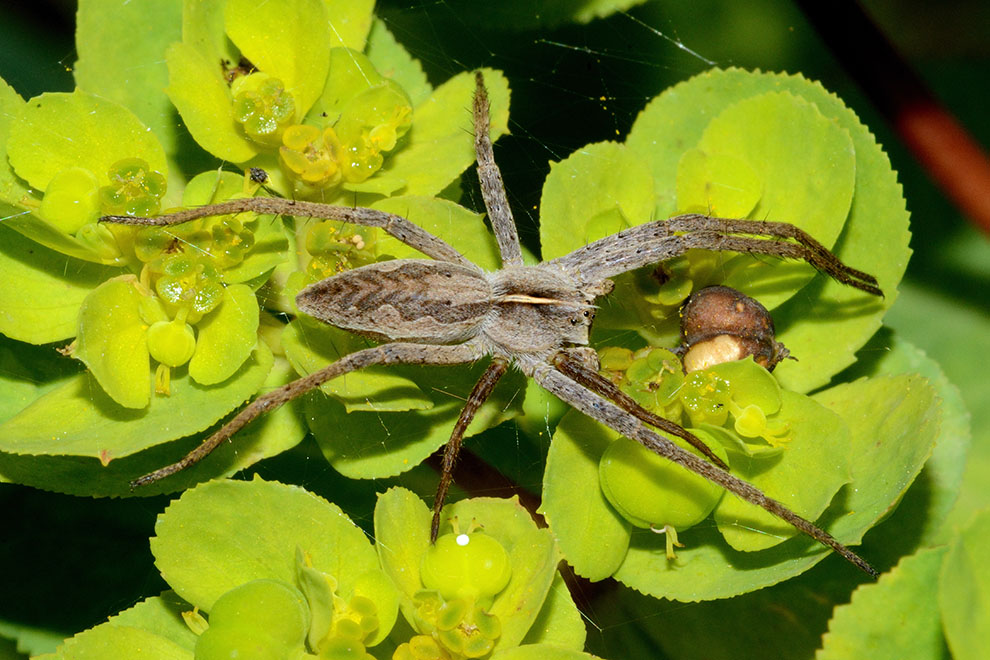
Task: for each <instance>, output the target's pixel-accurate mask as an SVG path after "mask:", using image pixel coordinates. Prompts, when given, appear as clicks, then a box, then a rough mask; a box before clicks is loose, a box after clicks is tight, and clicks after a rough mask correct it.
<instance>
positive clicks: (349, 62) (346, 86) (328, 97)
mask: <svg viewBox="0 0 990 660" xmlns="http://www.w3.org/2000/svg"><path fill="white" fill-rule="evenodd" d="M328 57H329V60H330V70H329V75H328V76H327V77H326V80H325V82H324V86H323V89H322V92H321V94H320V97H319V99H318V100H317V101H316V103H315V105H313V107H312V109H311V110H310V111H309V113H308V116H307V117H306V119H307V122H312V123H313V124H314V125H316V126H327V125H331V126H332V125H333V124H335V123H336V122H337V120H338V119H339V118H340V114H341V112H342V111H343V109H344V108H345V107H346V106H347V104H348V102H350V101H351V100H353V99H354V98H355V97H356V96H358V95H359V94H361V92H365V91H367V90H369V89H371V88H372V87H375V86H377V85H380V84H381V83H382V80H383V78H382V76H381V74H379V73H378V71H377V70H376V69H375V66H374V64H372V63H371V60H369V59H368V58H367V57H366V56H365V55H364V54H363V53H359V52H356V51H353V50H349V49H347V48H332V49H330V52H329V54H328Z"/></svg>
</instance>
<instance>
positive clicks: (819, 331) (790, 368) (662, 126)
mask: <svg viewBox="0 0 990 660" xmlns="http://www.w3.org/2000/svg"><path fill="white" fill-rule="evenodd" d="M767 92H788V93H790V94H793V95H795V96H799V97H801V98H803V99H804V100H805V101H808V102H810V103H813V104H814V105H815V107H816V108H817V110H818V111H819V112H820V113H821V114H822V115H824V117H826V118H828V119H829V120H830V121H832V122H834V123H835V124H837V125H838V126H839V127H841V128H842V129H845V131H847V132H848V134H849V136H850V137H851V138H852V143H853V147H854V149H855V155H856V165H855V174H856V185H855V191H856V193H855V194H854V195H853V201H852V208H851V209H850V211H849V216H848V218H847V220H846V226H845V228H844V229H843V233H842V235H840V237H839V239H838V241H837V242H836V244H835V251H836V254H837V255H838V256H839V258H840V259H842V260H843V261H844V262H845V263H847V264H849V265H850V266H852V267H854V268H856V267H858V268H860V269H863V270H869V271H870V272H871V274H873V275H875V276H876V277H877V279H878V280H879V281H880V286H881V288H882V289H883V290H884V294H885V297H884V299H883V300H882V301H878V300H874V299H872V298H870V297H868V296H866V295H865V294H863V293H862V292H859V291H856V290H854V289H851V288H849V287H846V286H844V285H841V284H838V283H835V282H831V281H827V278H826V277H825V276H824V275H819V276H818V277H817V279H816V280H814V281H813V282H812V283H811V284H809V285H808V286H806V287H805V288H804V289H802V293H801V295H800V296H794V297H793V298H791V300H790V301H788V303H786V304H784V305H782V306H781V307H779V308H777V309H774V310H772V311H773V315H774V321H775V323H776V326H777V329H778V335H777V339H778V340H780V341H782V342H783V343H784V344H785V345H786V346H787V347H788V348H789V349H790V350H791V353H792V354H794V355H795V356H797V357H798V358H799V360H800V361H799V362H794V361H787V362H785V363H783V364H781V365H779V366H778V368H777V370H776V372H775V375H777V376H778V378H779V379H780V381H781V384H782V385H784V386H785V387H786V388H788V389H791V390H794V391H797V392H806V391H808V390H810V389H812V388H814V387H819V386H821V385H824V384H825V383H826V382H828V379H829V378H830V377H831V376H832V375H834V374H835V373H837V372H838V371H840V370H841V369H843V368H844V367H846V366H848V365H849V364H851V363H852V362H853V360H854V353H855V351H856V350H857V349H858V348H859V347H860V346H862V345H863V344H864V343H865V342H866V341H867V340H868V338H869V337H870V336H872V335H873V333H874V332H876V330H877V328H878V327H879V326H880V319H881V317H882V315H883V313H884V311H885V310H886V309H888V308H889V307H890V305H891V304H893V302H894V300H895V299H896V297H897V292H896V290H895V287H896V285H897V282H898V281H899V280H900V278H901V276H902V275H903V273H904V268H905V266H906V264H907V258H908V255H909V254H910V251H909V249H908V247H907V241H908V237H909V234H908V230H907V219H908V215H907V212H906V210H905V208H904V200H903V195H902V192H901V187H900V185H899V184H898V183H897V178H896V175H895V173H894V172H893V170H891V168H890V161H889V160H888V158H887V156H886V154H884V153H883V151H882V150H881V148H880V147H879V145H877V143H876V140H875V138H874V137H873V135H872V134H871V133H870V132H869V130H868V129H867V128H866V127H865V126H863V125H862V123H860V121H859V119H858V118H857V117H856V115H855V114H854V113H853V112H852V111H851V110H850V109H849V108H848V107H846V106H845V105H844V104H843V103H842V101H841V100H839V99H838V98H837V97H836V96H834V95H832V94H830V93H829V92H827V91H826V90H824V89H823V88H822V87H821V85H819V84H818V83H814V82H810V81H808V80H806V79H805V78H803V77H801V76H789V75H785V74H770V73H759V72H757V73H753V72H748V71H743V70H741V69H729V70H724V71H721V70H711V71H707V72H705V73H703V74H701V75H698V76H695V77H694V78H692V79H690V80H688V81H686V82H683V83H681V84H678V85H675V86H674V87H671V88H669V89H667V90H666V91H665V92H664V93H663V94H661V95H660V96H658V97H656V98H655V99H654V100H653V101H652V102H651V103H650V104H649V105H648V106H647V107H646V109H644V110H643V112H641V113H640V115H639V117H638V118H637V119H636V122H635V123H634V124H633V127H632V129H631V130H630V133H629V137H628V138H627V140H626V145H627V146H629V147H630V148H631V149H633V150H634V151H635V152H636V153H637V154H638V155H639V157H640V158H641V159H642V161H643V162H644V163H646V164H648V166H649V167H650V168H651V170H652V172H653V179H654V187H655V190H656V193H657V200H656V212H655V217H657V218H664V217H669V216H671V215H673V214H674V213H675V211H676V201H675V182H676V178H677V177H676V173H677V165H678V162H679V160H680V158H681V155H682V153H683V152H684V147H685V145H695V144H697V143H698V142H699V141H700V140H701V139H702V136H703V134H704V132H705V130H706V128H707V126H708V124H709V122H710V121H711V120H710V118H711V117H716V116H718V115H719V114H720V113H721V112H722V111H723V110H725V109H726V108H728V107H729V106H731V105H733V104H735V103H738V102H740V101H743V100H745V99H748V98H750V97H754V96H757V95H761V94H765V93H767ZM865 191H868V193H867V192H865ZM784 192H785V193H786V191H784ZM860 192H863V194H859V193H860ZM771 219H775V220H776V219H782V218H776V217H774V218H771ZM787 220H791V219H790V218H788V219H787ZM816 238H817V237H816ZM744 292H745V291H744Z"/></svg>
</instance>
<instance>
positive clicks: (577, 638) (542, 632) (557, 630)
mask: <svg viewBox="0 0 990 660" xmlns="http://www.w3.org/2000/svg"><path fill="white" fill-rule="evenodd" d="M586 637H587V631H586V630H585V628H584V619H583V618H582V615H581V611H580V610H578V608H577V605H575V604H574V599H573V598H572V597H571V592H570V590H569V589H568V588H567V584H566V583H565V582H564V578H562V577H561V576H560V573H557V574H556V575H554V577H553V583H552V584H551V585H550V592H549V593H548V594H547V599H546V600H545V601H543V609H541V610H540V614H539V616H537V617H536V620H535V621H534V622H533V625H532V626H531V627H530V629H529V632H528V633H526V638H525V639H524V640H523V641H522V646H530V645H539V646H546V645H550V646H554V647H558V648H561V649H570V650H573V651H580V650H581V649H583V648H584V642H585V639H586Z"/></svg>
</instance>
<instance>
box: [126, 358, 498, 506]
mask: <svg viewBox="0 0 990 660" xmlns="http://www.w3.org/2000/svg"><path fill="white" fill-rule="evenodd" d="M483 355H484V351H483V350H482V349H481V348H480V346H479V345H478V344H476V343H471V342H468V343H465V344H458V345H455V346H434V345H424V344H410V343H400V342H396V343H392V344H382V345H381V346H374V347H372V348H366V349H364V350H361V351H356V352H354V353H351V354H349V355H345V356H344V357H342V358H340V359H339V360H337V361H336V362H334V363H332V364H329V365H327V366H326V367H324V368H322V369H320V370H319V371H314V372H313V373H311V374H309V375H307V376H303V377H302V378H299V379H297V380H294V381H292V382H291V383H288V384H286V385H283V386H282V387H279V388H276V389H274V390H272V391H271V392H268V393H266V394H263V395H261V396H259V397H258V398H257V399H255V400H254V401H252V402H251V403H250V404H249V405H248V406H247V407H245V408H244V409H243V410H241V411H240V412H239V413H237V415H236V416H235V417H234V418H233V419H231V420H230V421H229V422H227V423H226V424H224V425H223V427H221V428H220V429H219V430H218V431H217V432H216V433H214V434H213V435H211V436H210V437H209V438H207V439H206V440H204V441H203V443H202V444H200V445H199V446H198V447H196V448H195V449H193V450H192V451H191V452H189V453H188V454H186V455H185V456H184V457H182V458H181V459H179V460H178V461H177V462H175V463H173V464H171V465H167V466H165V467H163V468H161V469H158V470H155V471H154V472H151V473H149V474H146V475H144V476H143V477H138V478H137V479H135V480H134V481H132V482H131V488H137V487H138V486H144V485H146V484H150V483H153V482H155V481H158V480H160V479H164V478H165V477H167V476H169V475H172V474H175V473H176V472H179V471H181V470H184V469H186V468H188V467H190V466H192V465H195V464H196V463H198V462H199V461H201V460H202V459H204V458H206V457H207V456H208V455H209V454H210V452H212V451H213V450H214V449H216V448H217V447H219V446H220V444H221V443H223V441H224V440H228V439H229V438H230V437H231V436H233V435H234V434H235V433H237V432H238V431H239V430H241V429H242V428H244V427H245V426H246V425H247V424H248V423H249V422H251V421H252V420H254V419H255V418H256V417H258V416H260V415H262V414H264V413H266V412H268V411H270V410H274V409H275V408H278V407H279V406H281V405H282V404H284V403H288V402H289V401H292V400H293V399H295V398H296V397H299V396H302V395H303V394H305V393H306V392H309V391H310V390H312V389H314V388H316V387H319V386H320V385H322V384H323V383H325V382H327V381H329V380H333V379H334V378H337V377H338V376H342V375H344V374H346V373H348V372H351V371H355V370H357V369H364V368H365V367H370V366H372V365H377V364H434V365H448V364H463V363H465V362H473V361H474V360H477V359H479V358H481V357H482V356H483Z"/></svg>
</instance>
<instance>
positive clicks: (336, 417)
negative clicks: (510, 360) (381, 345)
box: [305, 363, 523, 479]
mask: <svg viewBox="0 0 990 660" xmlns="http://www.w3.org/2000/svg"><path fill="white" fill-rule="evenodd" d="M485 366H486V365H485V364H483V363H479V364H474V365H452V366H449V367H448V366H445V367H423V366H418V365H405V366H399V365H395V366H391V367H389V368H388V369H389V373H390V374H391V375H392V376H399V377H404V378H407V379H410V380H412V381H413V382H414V383H416V384H417V385H418V386H419V390H420V392H422V393H423V394H425V395H426V396H427V397H428V398H429V399H430V400H431V401H432V406H431V407H430V408H429V409H425V410H407V411H401V412H394V411H389V410H378V409H369V410H368V411H367V412H351V413H346V412H345V408H344V406H342V405H341V404H340V403H338V402H336V401H335V400H333V399H330V398H326V397H323V396H320V395H318V394H317V395H310V396H309V397H307V399H306V402H305V405H306V418H307V421H308V422H309V427H310V429H311V430H312V431H313V435H314V436H315V437H316V440H317V442H318V443H319V445H320V449H321V451H322V452H323V455H324V456H325V457H326V459H327V460H328V461H330V464H331V465H332V466H333V467H334V469H335V470H337V471H338V472H340V473H341V474H343V475H345V476H347V477H350V478H352V479H377V478H383V477H388V476H394V475H397V474H401V473H403V472H405V471H407V470H409V469H410V468H412V467H414V466H416V465H418V464H419V463H421V462H422V461H424V460H426V458H427V457H428V456H429V455H430V454H432V453H433V452H434V451H435V450H436V449H437V448H438V447H440V446H441V445H443V444H444V443H445V442H447V440H448V439H449V438H450V432H451V430H452V428H453V426H454V423H455V421H456V420H457V417H458V415H459V414H460V411H461V408H462V407H463V406H464V400H465V398H466V397H467V395H468V394H469V393H470V392H471V389H472V388H473V386H474V384H475V383H476V382H477V380H478V378H480V377H481V374H482V371H483V370H484V368H485ZM350 375H351V374H348V375H347V376H344V377H343V378H342V379H341V380H344V381H346V380H347V378H349V377H350ZM522 388H523V377H522V375H521V374H518V373H513V374H509V375H507V376H506V377H504V378H503V379H502V381H501V382H500V383H499V384H498V386H497V387H496V388H495V391H494V392H493V393H492V396H491V397H490V398H489V399H488V400H487V401H486V402H485V403H484V404H483V405H482V406H481V408H479V409H478V412H477V414H476V415H475V418H474V420H473V421H472V422H471V425H470V426H469V427H468V429H467V431H466V433H465V437H471V436H472V435H475V434H477V433H480V432H481V431H483V430H484V429H487V428H491V427H493V426H497V425H498V424H500V423H502V422H503V421H505V420H507V419H511V418H512V417H514V416H515V415H517V414H518V413H519V407H520V406H521V402H520V401H519V398H520V397H519V396H518V393H519V391H520V390H521V389H522ZM388 396H389V392H388V391H387V390H385V391H383V392H381V393H380V394H379V397H380V398H381V400H383V401H386V402H387V401H388ZM375 401H376V399H372V400H371V402H370V404H369V405H370V406H371V407H374V406H375Z"/></svg>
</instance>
